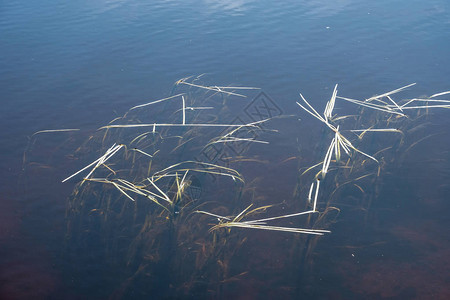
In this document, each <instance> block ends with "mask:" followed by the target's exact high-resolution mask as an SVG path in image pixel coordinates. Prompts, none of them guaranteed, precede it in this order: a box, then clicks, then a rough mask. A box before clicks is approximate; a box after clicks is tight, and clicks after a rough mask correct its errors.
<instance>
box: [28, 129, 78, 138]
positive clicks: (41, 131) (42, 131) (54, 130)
mask: <svg viewBox="0 0 450 300" xmlns="http://www.w3.org/2000/svg"><path fill="white" fill-rule="evenodd" d="M79 130H80V129H46V130H40V131H37V132H35V133H33V134H32V135H31V136H33V135H36V134H39V133H52V132H70V131H79Z"/></svg>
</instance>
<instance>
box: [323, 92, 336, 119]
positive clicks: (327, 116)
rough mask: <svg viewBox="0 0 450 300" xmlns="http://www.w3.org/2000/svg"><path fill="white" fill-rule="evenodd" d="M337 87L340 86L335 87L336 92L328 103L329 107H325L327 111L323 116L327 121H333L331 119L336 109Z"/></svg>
mask: <svg viewBox="0 0 450 300" xmlns="http://www.w3.org/2000/svg"><path fill="white" fill-rule="evenodd" d="M337 87H338V85H337V84H336V85H335V86H334V90H333V95H332V96H331V99H330V101H328V102H327V105H326V106H325V111H324V113H323V116H324V117H325V120H327V121H328V120H331V118H332V117H333V109H334V105H335V103H336V96H337Z"/></svg>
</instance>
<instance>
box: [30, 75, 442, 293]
mask: <svg viewBox="0 0 450 300" xmlns="http://www.w3.org/2000/svg"><path fill="white" fill-rule="evenodd" d="M413 85H414V84H410V85H407V86H404V87H401V88H398V89H395V90H393V91H389V92H386V93H382V94H380V95H376V96H370V97H369V98H367V99H363V100H357V99H352V98H348V97H342V96H340V95H339V94H338V85H336V86H335V88H334V90H333V92H332V95H331V97H330V99H329V101H328V102H327V103H326V105H325V108H322V109H320V108H318V107H314V106H313V105H312V104H311V102H310V101H308V100H307V99H306V97H304V96H303V95H302V94H300V95H299V99H296V100H297V102H296V103H297V105H298V111H297V112H296V116H297V117H298V116H302V118H311V121H312V124H313V126H314V129H313V130H312V131H311V132H312V133H313V134H312V135H310V136H309V137H308V138H310V139H311V140H313V141H314V142H311V143H309V144H308V143H307V144H308V146H305V145H302V146H300V145H299V150H298V153H296V155H295V156H293V157H289V158H282V161H281V162H279V161H276V160H274V159H273V158H267V157H265V156H264V151H261V149H262V148H267V147H272V146H276V142H277V139H279V138H284V136H283V134H284V133H283V132H282V131H281V130H279V129H278V128H277V124H279V122H284V121H286V120H289V119H292V117H290V116H284V115H276V116H270V115H269V116H267V117H266V118H263V117H261V118H260V119H259V120H256V121H254V120H252V121H251V122H245V121H243V118H239V117H237V118H234V119H232V117H233V113H232V112H233V109H234V108H235V107H238V105H237V104H236V101H242V99H246V98H249V97H248V95H249V94H252V93H255V92H259V91H258V89H257V88H253V87H238V86H234V87H226V86H215V85H205V84H203V83H202V82H201V78H200V77H195V78H194V77H189V78H184V79H181V80H179V81H177V82H176V83H175V85H174V88H173V90H172V93H171V96H169V97H167V98H164V99H159V100H154V101H151V102H147V103H143V104H140V105H137V106H134V107H132V108H130V109H129V110H128V111H127V112H126V113H125V114H124V115H123V116H121V117H118V118H115V119H114V120H112V121H111V122H110V123H108V124H106V125H104V126H101V127H100V128H99V129H98V130H97V131H95V132H93V133H91V134H90V136H89V137H88V138H87V139H86V140H85V141H84V142H83V143H82V144H81V145H79V147H78V148H77V149H75V150H74V152H73V153H71V154H70V155H71V158H72V159H73V161H76V162H77V165H79V169H75V170H70V171H69V170H65V171H67V177H66V178H62V180H61V181H62V182H70V183H76V185H75V187H74V189H73V192H72V195H71V196H70V198H69V199H68V201H67V209H66V220H67V231H66V238H65V251H64V256H65V258H66V259H67V261H68V262H69V264H70V265H72V266H73V273H74V278H78V279H77V280H78V281H81V277H83V271H81V268H80V269H77V268H78V266H81V265H84V264H86V265H88V264H90V263H91V262H93V261H95V262H96V264H97V265H99V263H98V262H99V261H100V262H101V263H100V265H102V266H104V268H101V269H96V270H91V271H90V272H93V275H92V276H98V277H99V278H103V277H104V275H105V274H107V273H108V272H112V270H114V271H113V272H114V278H110V277H108V278H109V279H108V280H109V281H112V282H108V283H109V284H111V285H112V286H115V288H114V289H113V290H107V291H105V295H106V296H108V297H111V298H126V297H145V296H150V295H151V296H152V297H203V298H208V297H226V296H227V295H228V294H227V293H228V288H227V287H230V286H231V287H234V288H236V286H240V284H241V283H240V282H241V281H245V280H246V278H248V277H249V275H250V274H256V271H255V270H258V268H261V265H262V264H264V263H267V261H268V260H267V258H265V259H266V260H264V259H262V257H263V255H262V254H261V253H260V252H259V251H261V252H262V251H263V250H258V249H255V250H254V251H255V259H254V260H253V261H242V257H243V255H242V253H244V252H245V251H253V250H251V249H253V248H254V246H255V245H258V243H261V241H264V243H267V245H268V247H269V248H270V246H273V247H280V248H283V249H285V254H284V256H283V257H281V260H282V261H283V262H280V263H279V265H278V266H276V269H277V270H282V269H284V271H283V272H291V273H292V276H290V277H291V278H292V279H291V282H288V283H285V286H286V290H287V291H288V292H287V293H291V292H292V291H291V290H292V289H295V286H296V282H298V281H301V280H303V278H304V276H305V274H307V272H308V269H309V268H311V264H312V262H313V261H314V255H313V254H314V249H315V247H316V245H317V243H318V242H320V239H321V238H322V237H323V236H326V235H329V234H332V232H331V230H332V227H333V226H332V225H333V223H335V222H336V221H338V220H339V213H340V210H341V209H342V207H352V208H353V209H354V211H357V212H358V214H361V216H362V218H361V219H362V220H363V221H364V220H367V219H368V218H370V208H371V205H372V203H373V201H376V199H377V196H378V194H379V188H380V178H382V177H383V174H384V172H385V171H386V170H388V169H389V168H392V167H393V166H395V165H396V164H399V163H401V161H402V158H403V157H404V156H405V155H407V153H408V152H409V151H410V150H411V149H412V148H414V147H415V146H416V145H417V144H419V143H421V142H423V141H424V140H426V139H427V137H428V136H422V135H421V133H422V132H423V131H422V129H423V127H424V124H426V122H427V119H428V118H430V117H431V115H432V113H431V112H432V111H433V110H434V109H448V108H450V100H447V99H445V97H446V96H448V95H450V91H447V92H442V93H437V94H434V95H432V96H430V97H419V98H412V99H406V100H405V99H402V100H397V99H395V98H396V97H397V94H398V93H400V92H402V91H403V90H404V89H407V88H410V87H412V86H413ZM247 101H248V100H247ZM322 111H323V112H322ZM342 111H345V112H346V114H340V113H337V112H342ZM230 119H232V121H230ZM299 130H300V128H299ZM77 133H78V129H56V130H41V131H38V132H36V133H35V134H33V136H32V137H31V138H30V144H29V148H28V149H27V151H26V153H25V154H26V155H25V159H24V164H26V163H27V158H26V157H27V156H28V155H30V154H31V153H32V152H33V146H34V144H35V142H36V139H37V138H39V136H41V135H43V134H77ZM316 133H317V134H318V136H315V135H314V134H316ZM286 138H288V139H289V138H291V137H286ZM308 148H309V149H308ZM288 161H294V162H297V164H298V166H297V168H296V170H297V173H296V174H294V175H295V176H291V177H293V178H291V180H292V181H291V182H293V183H294V184H293V185H292V186H291V187H290V191H289V193H286V191H285V186H282V187H280V186H279V185H278V182H276V181H275V180H273V181H272V180H271V179H270V178H272V177H276V176H277V175H276V174H271V170H274V168H276V166H274V165H276V164H282V163H284V162H288ZM254 170H258V171H254ZM264 170H266V171H264ZM264 177H268V178H269V179H267V178H264ZM261 190H262V192H261ZM282 190H283V191H282ZM266 191H267V192H266ZM287 194H288V195H290V197H288V198H287V196H286V195H287ZM269 232H270V233H269ZM267 234H270V240H269V239H268V237H269V236H268V235H267ZM286 235H290V236H289V238H288V239H286ZM291 235H292V236H291ZM90 249H101V251H99V252H95V253H94V252H92V253H91V251H90ZM249 249H250V250H249ZM258 259H259V260H258ZM252 266H253V267H254V268H253V269H252ZM77 270H78V271H77ZM77 272H78V273H77ZM280 272H281V271H280ZM105 280H106V279H105Z"/></svg>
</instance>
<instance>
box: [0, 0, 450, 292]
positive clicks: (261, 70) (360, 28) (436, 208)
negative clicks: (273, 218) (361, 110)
mask: <svg viewBox="0 0 450 300" xmlns="http://www.w3.org/2000/svg"><path fill="white" fill-rule="evenodd" d="M449 53H450V3H449V2H448V1H445V0H432V1H403V0H400V1H351V0H341V1H280V2H273V1H251V0H237V1H232V0H227V1H214V0H203V1H201V0H189V1H150V2H147V1H119V0H117V1H69V2H59V1H49V0H43V1H2V2H0V90H1V94H0V95H1V96H0V101H1V107H2V109H1V113H0V116H1V118H0V129H1V130H0V141H1V143H0V153H1V158H0V178H2V180H1V183H0V188H1V194H0V197H1V198H0V219H1V221H0V226H1V227H0V229H1V235H0V243H1V244H2V246H1V259H0V278H1V280H0V296H1V297H0V298H5V299H17V298H23V299H25V298H30V297H31V295H38V296H39V297H41V298H55V297H56V298H60V297H65V298H74V299H77V298H84V296H86V294H87V293H90V295H91V296H92V297H93V298H97V297H107V296H108V295H110V294H111V293H112V291H113V290H114V288H113V287H112V286H114V284H116V283H114V282H113V281H112V283H111V285H110V286H108V287H102V286H97V284H98V282H100V281H96V280H97V279H96V278H90V277H87V279H86V281H85V282H82V281H81V282H80V281H76V282H77V284H71V273H70V272H71V271H70V266H67V265H65V263H64V262H62V261H61V259H60V257H61V253H62V252H64V251H63V250H62V246H61V241H62V239H63V237H64V233H65V230H66V228H65V219H64V214H65V207H66V202H65V197H67V196H68V195H69V194H70V191H71V189H72V188H73V186H61V185H60V184H59V179H60V178H63V177H64V175H66V174H67V173H68V172H67V171H66V170H64V169H63V168H64V166H65V164H66V162H67V157H65V156H64V155H63V154H61V153H67V154H68V153H71V151H73V149H71V148H70V147H67V148H64V146H61V143H62V142H63V141H62V140H59V139H60V138H59V137H55V138H54V139H52V138H48V139H49V140H47V142H48V144H47V147H48V148H46V146H42V147H43V148H42V149H41V148H34V151H35V153H37V156H38V157H39V158H40V159H41V160H40V161H39V163H41V164H42V165H43V166H46V164H47V163H48V164H50V161H51V162H52V164H53V165H52V166H51V169H50V171H48V170H47V169H46V168H42V170H41V171H40V172H41V173H39V172H36V173H32V174H30V173H27V175H26V176H25V178H24V175H23V172H22V154H23V152H24V150H25V149H26V148H27V142H28V138H27V137H29V136H31V135H32V134H33V133H34V132H36V131H38V130H44V129H59V128H80V129H83V130H89V129H95V128H98V127H100V126H102V125H104V124H105V123H107V122H108V121H109V120H111V119H113V118H114V117H116V116H119V115H122V114H123V113H124V112H125V111H126V110H127V109H128V108H130V107H132V106H134V105H138V104H141V103H145V102H147V101H150V100H154V99H159V98H162V97H165V96H168V95H169V94H170V92H171V90H172V87H173V84H174V82H175V81H176V80H178V79H180V78H183V77H186V76H190V75H200V74H205V75H204V77H203V78H204V79H203V80H204V81H205V82H206V83H207V84H212V85H243V86H256V87H260V88H262V89H263V90H264V92H266V93H267V94H268V95H270V97H271V99H273V100H274V101H275V102H276V103H277V105H278V106H279V107H280V109H281V110H282V111H283V112H284V113H285V114H297V115H298V118H300V119H302V121H301V122H304V123H299V124H303V125H302V126H305V128H309V127H308V126H314V125H311V124H314V120H312V119H311V118H309V117H308V116H307V115H306V114H305V113H304V112H302V111H301V110H300V109H299V107H298V106H296V105H295V101H298V99H299V97H298V93H299V92H301V93H302V94H303V95H305V96H306V97H307V99H310V100H311V102H312V103H313V104H314V105H317V106H318V107H323V105H324V103H325V101H326V100H327V99H328V98H329V96H330V94H331V92H332V89H333V87H334V85H335V84H336V83H338V84H339V94H342V95H345V96H348V97H352V98H356V99H360V98H366V97H370V96H372V95H374V94H377V93H378V94H379V93H382V92H385V91H389V90H392V89H394V88H397V87H400V86H403V85H406V84H409V83H413V82H417V85H416V86H415V87H414V88H412V89H409V90H408V91H406V92H405V93H404V94H402V96H404V97H405V98H407V97H415V96H423V95H431V94H433V93H437V92H441V91H446V90H449V89H450V55H449ZM236 114H237V113H236ZM448 120H449V114H448V111H446V110H443V111H438V112H436V115H435V117H434V118H433V119H432V120H431V121H430V122H431V123H432V124H431V127H430V129H429V130H430V131H429V132H427V134H431V133H433V132H431V130H434V131H436V132H439V133H440V134H441V135H440V136H438V137H435V138H431V139H430V140H428V142H427V143H425V144H421V146H420V147H421V148H418V149H416V150H417V151H416V152H414V153H415V155H417V157H409V159H410V160H409V161H408V163H407V164H405V165H407V166H408V167H407V168H405V169H402V170H391V174H387V175H386V176H387V177H385V180H386V184H385V185H384V186H385V188H384V189H383V191H382V192H380V194H379V197H377V199H378V201H379V202H378V203H380V205H379V206H378V207H375V209H374V210H375V211H377V210H376V209H379V211H380V212H379V217H378V219H377V220H378V223H376V224H374V225H373V226H374V228H371V229H370V236H368V233H367V232H359V231H358V230H356V229H355V230H354V232H353V231H351V230H350V229H349V228H354V227H352V226H354V224H359V223H358V222H359V220H351V218H350V219H346V215H345V214H343V216H342V219H341V222H338V223H337V224H336V225H335V226H334V227H333V228H332V230H333V231H334V232H333V234H332V235H331V237H329V238H328V239H327V240H325V241H324V242H323V243H322V244H321V243H320V242H319V245H318V247H317V253H318V254H317V255H318V256H319V257H320V259H319V261H320V262H321V263H317V262H316V264H315V267H313V268H312V271H310V272H312V273H310V275H311V277H310V278H309V280H305V282H303V283H299V284H298V285H299V286H300V290H301V291H308V293H309V296H310V297H313V298H314V297H315V298H324V297H325V298H335V299H336V298H341V299H348V298H366V297H372V298H379V297H384V298H391V299H394V298H398V299H407V298H423V297H424V295H429V296H430V298H435V299H437V298H441V299H445V298H446V297H449V294H450V292H449V289H448V287H446V286H445V285H446V281H445V280H444V279H443V278H445V276H447V275H448V274H446V273H447V270H448V266H449V263H450V262H449V259H448V257H449V256H448V253H449V252H448V251H449V243H448V241H447V240H448V238H447V237H448V233H449V231H448V228H449V227H448V225H449V224H448V220H446V218H445V215H444V214H443V213H442V212H443V211H448V208H449V205H448V201H445V199H446V197H447V195H448V192H449V186H448V181H449V179H450V171H449V170H450V165H449V159H450V156H449V150H448V149H449V146H450V143H449V142H448V141H449V139H448V138H449V129H448V126H449V121H448ZM295 124H296V125H299V124H298V123H295ZM280 126H281V129H282V131H284V132H293V131H295V130H293V129H292V127H290V126H291V123H288V124H285V125H283V124H282V125H280ZM298 130H299V131H301V130H302V129H301V126H300V127H299V128H298ZM279 142H280V144H282V145H284V146H286V148H284V149H291V150H292V149H296V147H297V144H296V142H295V141H294V139H290V138H289V137H288V136H287V137H286V138H283V136H281V138H279ZM40 145H45V143H42V144H40ZM39 147H41V146H39ZM57 147H62V148H57ZM275 147H276V145H275ZM303 147H305V146H303ZM55 148H57V149H59V152H58V151H56V150H54V149H55ZM305 148H307V147H305ZM52 149H53V150H52ZM277 150H278V149H277ZM291 150H286V153H283V154H280V153H279V152H277V151H273V152H272V153H271V152H270V150H269V151H268V154H269V156H270V159H271V160H273V161H274V162H277V161H282V160H283V159H284V158H287V157H288V154H292V155H297V154H298V153H294V152H289V151H291ZM64 151H65V152H64ZM55 163H56V165H55ZM295 168H296V166H294V165H293V166H292V170H291V169H290V171H287V172H288V173H289V172H290V173H289V174H291V175H292V174H293V175H294V176H295V174H296V170H295ZM46 170H47V171H46ZM46 172H47V173H46ZM392 173H393V174H392ZM425 175H426V176H425ZM40 177H42V178H43V180H42V182H46V184H48V183H49V182H50V183H51V185H49V186H46V187H43V186H42V185H40V184H39V178H40ZM44 178H45V180H44ZM433 178H434V180H433ZM33 180H35V181H33ZM30 181H33V182H34V183H33V185H30V186H31V187H30V188H29V189H28V190H27V191H26V193H24V184H25V183H27V182H30ZM290 183H293V184H294V185H295V180H294V181H293V182H290ZM292 190H293V186H290V190H289V191H287V192H285V193H286V195H288V194H291V193H292ZM402 197H403V198H402ZM387 198H389V199H397V200H398V199H399V198H402V199H400V200H398V202H395V201H388V200H386V199H387ZM382 200H385V201H386V202H383V201H382ZM409 203H410V204H409ZM396 210H398V211H400V212H401V213H399V214H398V215H397V214H395V213H394V212H393V211H396ZM444 220H446V221H445V222H446V223H442V222H444ZM352 222H354V223H352ZM444 225H447V226H444ZM335 232H337V233H336V234H335ZM350 233H351V234H350ZM283 237H286V239H288V238H289V235H283ZM393 237H396V238H397V239H398V240H397V241H395V242H391V241H393V239H394V238H393ZM379 242H380V243H381V242H383V243H387V244H388V246H385V247H384V246H380V247H381V248H377V245H380V244H378V243H379ZM255 243H256V242H255ZM355 245H364V246H355ZM371 245H374V246H371ZM383 245H385V244H383ZM331 247H334V248H332V249H333V251H331V250H329V249H331ZM352 247H353V248H352ZM358 247H360V248H358ZM327 249H328V250H327ZM348 249H350V250H348ZM347 250H348V251H347ZM248 251H251V249H250V250H248ZM403 253H405V255H403ZM408 253H409V254H410V255H411V256H410V257H409V256H408ZM403 256H405V257H403ZM274 257H278V258H279V259H282V257H283V255H282V253H279V252H277V253H274ZM386 257H388V258H386ZM420 266H424V267H423V268H422V267H420ZM96 267H97V268H101V267H102V266H101V265H99V266H96ZM264 270H266V269H264ZM266 272H268V273H266V274H264V275H265V276H267V277H268V278H270V282H272V283H273V282H277V283H278V284H274V286H273V290H274V293H276V292H277V291H278V292H280V293H281V292H283V293H285V294H286V295H287V296H288V297H292V298H293V297H298V296H299V293H300V294H301V293H302V292H298V290H297V291H292V289H288V288H285V287H284V286H283V284H282V282H283V275H282V272H278V273H276V272H274V273H270V269H269V271H267V270H266ZM411 274H414V275H411ZM104 276H105V278H106V279H102V280H104V281H106V282H109V281H108V280H109V279H110V278H109V276H108V274H104ZM275 276H276V277H277V278H278V279H279V280H273V278H274V277H275ZM285 276H289V274H286V275H285ZM256 277H257V276H256ZM352 278H353V279H352ZM355 278H357V279H355ZM252 279H254V278H250V279H248V282H254V281H253V280H252ZM255 282H259V281H258V280H256V279H255ZM392 282H395V283H396V284H394V283H392ZM388 283H389V284H388ZM78 284H79V285H78ZM302 285H304V286H306V287H304V286H302ZM419 285H420V286H419ZM447 285H448V284H447ZM386 286H387V287H386ZM258 288H261V286H260V285H258V284H254V285H253V286H252V285H251V284H249V285H248V286H246V285H245V284H242V285H239V288H236V291H235V293H236V294H234V293H233V290H231V291H230V290H227V291H224V292H223V294H222V295H221V296H222V297H225V296H233V297H238V298H239V297H241V298H245V297H257V296H258V295H259V296H261V295H260V294H258V292H257V290H258ZM96 289H97V290H96ZM98 289H103V292H101V293H100V292H98ZM243 291H246V293H243ZM109 292H110V293H109ZM431 293H434V294H431ZM266 295H267V294H266ZM172 296H173V295H172ZM175 296H177V295H175ZM218 296H220V295H218Z"/></svg>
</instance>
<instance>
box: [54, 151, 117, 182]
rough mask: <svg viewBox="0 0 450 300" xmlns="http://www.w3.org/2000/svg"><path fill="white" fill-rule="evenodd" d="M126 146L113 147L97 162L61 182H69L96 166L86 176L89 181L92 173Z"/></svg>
mask: <svg viewBox="0 0 450 300" xmlns="http://www.w3.org/2000/svg"><path fill="white" fill-rule="evenodd" d="M123 146H124V145H116V144H114V145H112V146H111V148H109V149H108V150H107V151H106V153H105V154H104V155H102V156H101V157H99V158H98V159H97V160H95V161H93V162H92V163H90V164H89V165H87V166H86V167H84V168H82V169H81V170H79V171H77V172H75V173H74V174H72V175H70V176H69V177H67V178H66V179H64V180H62V181H61V182H66V181H67V180H69V179H70V178H72V177H74V176H76V175H78V174H80V173H81V172H83V171H84V170H86V169H88V168H90V167H92V166H94V165H95V167H94V168H93V169H92V170H91V172H90V173H89V175H88V176H86V178H85V179H88V178H89V176H90V175H91V174H92V172H93V171H94V170H95V169H96V168H97V167H99V166H100V165H102V164H103V163H105V162H106V161H107V160H108V159H110V158H111V157H112V156H113V155H114V154H115V153H116V152H117V151H119V150H120V149H121V148H122V147H123Z"/></svg>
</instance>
